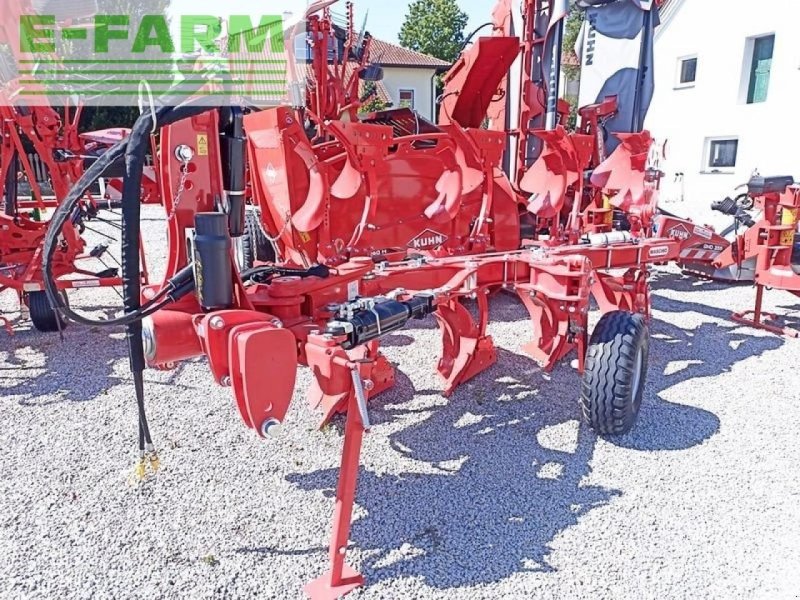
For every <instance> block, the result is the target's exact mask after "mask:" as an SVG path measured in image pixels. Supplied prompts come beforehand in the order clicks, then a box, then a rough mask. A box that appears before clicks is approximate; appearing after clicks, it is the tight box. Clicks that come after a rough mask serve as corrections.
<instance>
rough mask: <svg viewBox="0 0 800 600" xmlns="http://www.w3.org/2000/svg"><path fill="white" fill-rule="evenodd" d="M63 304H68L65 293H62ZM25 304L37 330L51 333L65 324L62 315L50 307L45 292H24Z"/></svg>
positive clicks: (62, 327)
mask: <svg viewBox="0 0 800 600" xmlns="http://www.w3.org/2000/svg"><path fill="white" fill-rule="evenodd" d="M61 296H62V298H63V299H64V303H65V304H67V305H68V304H69V301H68V299H67V295H66V294H63V293H62V295H61ZM26 304H27V305H28V311H29V312H30V314H31V321H33V326H34V327H35V328H36V330H37V331H41V332H43V333H51V332H53V331H59V330H61V329H64V328H65V327H66V326H67V322H66V321H65V320H64V319H63V317H62V316H61V315H60V314H59V313H57V312H55V311H54V310H53V309H52V308H51V307H50V300H48V298H47V294H46V293H45V292H28V293H27V294H26ZM59 325H60V326H59Z"/></svg>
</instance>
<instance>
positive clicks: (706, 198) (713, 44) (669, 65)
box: [646, 0, 800, 223]
mask: <svg viewBox="0 0 800 600" xmlns="http://www.w3.org/2000/svg"><path fill="white" fill-rule="evenodd" d="M673 3H674V5H673V6H671V7H670V8H669V9H668V10H673V11H674V13H673V15H672V17H671V19H670V15H669V12H667V13H665V15H664V18H665V20H667V21H666V23H665V25H663V26H662V27H661V28H660V30H659V31H658V33H657V37H656V44H655V73H656V75H655V76H656V94H655V97H654V99H653V103H652V106H651V108H650V112H649V114H648V117H647V122H646V126H647V128H648V129H649V130H650V131H651V132H652V134H653V135H654V136H655V137H656V138H657V139H659V140H668V145H667V159H666V161H665V162H664V163H662V170H664V171H665V172H666V174H667V176H666V178H665V181H664V186H663V192H662V201H663V202H664V203H665V206H664V207H665V208H666V209H667V210H669V208H670V206H672V207H673V208H674V209H675V210H678V211H679V212H681V213H683V214H687V215H690V216H695V217H696V218H705V219H706V221H707V222H711V223H719V218H712V216H711V215H712V214H713V213H711V211H710V210H709V209H708V205H709V204H710V202H711V201H712V200H714V199H717V198H721V197H724V196H725V195H728V194H730V193H731V192H732V191H733V188H734V187H735V186H736V185H738V184H740V183H743V182H745V181H747V180H748V179H749V177H750V174H751V173H752V171H753V170H754V169H756V168H757V169H758V170H759V171H760V172H761V174H762V175H794V176H795V177H796V178H798V179H800V120H799V119H798V118H797V115H796V112H797V106H798V98H800V35H798V31H797V28H798V25H799V24H800V2H795V1H786V0H758V1H755V0H750V1H747V0H673ZM772 33H774V34H775V49H774V52H773V60H772V70H771V74H770V82H769V92H768V96H767V100H766V102H764V103H760V104H746V103H745V100H746V91H747V89H746V88H747V84H748V82H749V72H750V69H749V67H750V64H751V63H750V59H751V56H752V41H750V43H749V44H748V38H752V37H754V36H755V37H758V36H761V35H768V34H772ZM746 50H749V52H746ZM694 54H696V55H697V57H698V64H697V78H696V83H695V85H694V87H689V88H684V89H676V84H677V82H678V71H677V65H678V59H679V58H680V57H684V56H687V55H694ZM748 54H749V55H748ZM743 77H744V80H743ZM743 82H744V83H743ZM742 85H744V90H742ZM726 136H731V137H735V136H738V138H739V149H738V157H737V161H736V167H735V169H734V170H733V173H730V174H727V173H726V174H712V173H709V172H707V171H708V169H707V168H706V164H707V160H708V158H707V155H706V152H707V150H706V139H707V138H709V137H726ZM676 173H684V181H683V185H681V183H680V182H679V181H677V182H676V181H674V180H675V174H676ZM681 188H683V193H684V197H685V202H684V206H683V207H681V206H680V205H679V204H677V203H676V202H677V201H678V200H679V198H680V196H681Z"/></svg>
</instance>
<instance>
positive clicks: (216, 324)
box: [208, 316, 225, 329]
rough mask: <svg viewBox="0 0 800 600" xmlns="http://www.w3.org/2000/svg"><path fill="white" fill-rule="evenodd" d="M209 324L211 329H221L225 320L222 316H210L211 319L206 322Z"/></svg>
mask: <svg viewBox="0 0 800 600" xmlns="http://www.w3.org/2000/svg"><path fill="white" fill-rule="evenodd" d="M208 324H209V325H211V329H222V328H223V327H225V320H224V319H223V318H222V317H219V316H217V317H211V320H210V321H209V322H208Z"/></svg>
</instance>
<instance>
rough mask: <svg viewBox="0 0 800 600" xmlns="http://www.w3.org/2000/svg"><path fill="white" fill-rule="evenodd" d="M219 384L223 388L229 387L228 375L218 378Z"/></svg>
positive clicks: (229, 379)
mask: <svg viewBox="0 0 800 600" xmlns="http://www.w3.org/2000/svg"><path fill="white" fill-rule="evenodd" d="M219 384H220V385H221V386H223V387H230V385H231V377H230V375H223V376H222V377H220V378H219Z"/></svg>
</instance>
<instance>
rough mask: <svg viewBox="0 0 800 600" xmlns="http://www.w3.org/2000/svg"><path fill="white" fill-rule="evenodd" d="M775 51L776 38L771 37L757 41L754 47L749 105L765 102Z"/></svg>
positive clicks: (748, 97)
mask: <svg viewBox="0 0 800 600" xmlns="http://www.w3.org/2000/svg"><path fill="white" fill-rule="evenodd" d="M774 49H775V36H774V35H770V36H767V37H763V38H758V39H757V40H755V44H754V46H753V66H752V68H751V71H750V89H749V91H748V94H747V103H748V104H755V103H757V102H765V101H766V99H767V92H768V91H769V75H770V71H771V70H772V53H773V51H774Z"/></svg>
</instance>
